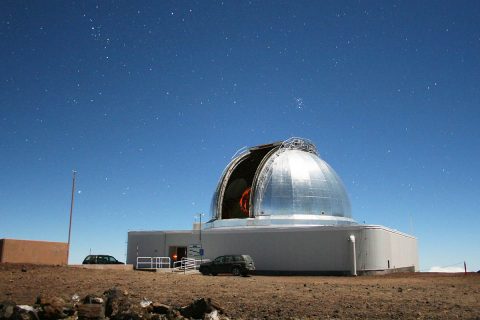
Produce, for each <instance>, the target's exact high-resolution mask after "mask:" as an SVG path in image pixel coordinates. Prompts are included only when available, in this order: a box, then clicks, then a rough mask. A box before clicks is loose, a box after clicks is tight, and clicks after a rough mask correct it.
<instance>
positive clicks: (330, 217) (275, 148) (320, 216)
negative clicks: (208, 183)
mask: <svg viewBox="0 0 480 320" xmlns="http://www.w3.org/2000/svg"><path fill="white" fill-rule="evenodd" d="M210 223H211V224H213V225H212V227H222V226H243V225H259V226H261V225H292V224H293V225H336V224H352V223H355V222H354V220H352V216H351V209H350V201H349V199H348V195H347V192H346V190H345V187H344V186H343V183H342V181H341V179H340V177H339V176H338V175H337V174H336V172H335V171H334V170H333V168H332V167H330V166H329V165H328V164H327V163H326V162H325V161H324V160H322V159H321V158H320V156H319V155H318V152H317V150H316V147H315V145H313V143H311V142H310V141H308V140H305V139H301V138H291V139H288V140H286V141H283V142H277V143H272V144H267V145H261V146H257V147H252V148H247V149H243V150H242V151H241V152H239V153H237V154H236V155H235V156H234V157H233V159H232V161H231V162H230V163H229V165H228V166H227V167H226V168H225V170H224V172H223V174H222V177H221V179H220V181H219V183H218V186H217V189H216V191H215V193H214V196H213V199H212V220H210Z"/></svg>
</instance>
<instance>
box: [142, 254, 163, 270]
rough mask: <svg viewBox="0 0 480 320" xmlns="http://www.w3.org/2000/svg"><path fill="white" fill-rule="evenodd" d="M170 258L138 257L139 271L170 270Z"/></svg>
mask: <svg viewBox="0 0 480 320" xmlns="http://www.w3.org/2000/svg"><path fill="white" fill-rule="evenodd" d="M170 266H171V260H170V257H137V265H136V268H137V269H170Z"/></svg>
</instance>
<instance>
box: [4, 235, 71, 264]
mask: <svg viewBox="0 0 480 320" xmlns="http://www.w3.org/2000/svg"><path fill="white" fill-rule="evenodd" d="M0 247H1V249H0V252H1V255H0V262H2V263H32V264H47V265H66V264H67V263H68V262H67V255H68V244H67V243H64V242H48V241H31V240H14V239H0Z"/></svg>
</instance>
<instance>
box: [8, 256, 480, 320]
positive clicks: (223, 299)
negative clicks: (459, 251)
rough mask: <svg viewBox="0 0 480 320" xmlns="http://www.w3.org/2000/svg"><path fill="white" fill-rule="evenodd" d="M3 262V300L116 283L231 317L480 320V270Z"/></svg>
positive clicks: (98, 289) (135, 293) (90, 290)
mask: <svg viewBox="0 0 480 320" xmlns="http://www.w3.org/2000/svg"><path fill="white" fill-rule="evenodd" d="M22 267H23V266H22V265H9V264H3V265H2V264H0V301H3V300H13V301H14V302H16V303H17V304H33V303H34V301H35V299H36V297H37V296H38V295H54V296H59V297H61V298H63V299H65V300H67V301H69V300H70V299H71V297H72V296H73V295H74V294H75V293H76V294H78V295H80V296H85V295H87V294H95V295H101V294H103V292H104V291H106V290H107V289H110V288H113V287H117V288H119V289H121V290H126V291H128V293H129V295H130V296H131V297H132V298H133V299H134V300H135V299H138V301H139V302H140V300H141V299H142V298H144V297H145V298H148V299H149V300H151V301H153V302H160V303H165V304H169V305H173V306H182V305H186V304H189V303H190V302H192V300H193V299H196V298H202V297H203V298H212V299H213V300H214V301H215V302H217V303H218V304H219V305H221V306H222V307H223V308H224V310H225V312H226V314H227V315H228V316H229V317H230V318H232V319H290V318H301V319H303V318H313V319H317V318H321V319H325V318H343V319H352V318H357V319H388V318H394V319H456V318H458V319H480V274H478V273H476V274H474V273H472V274H467V275H463V274H432V273H414V274H407V273H404V274H392V275H387V276H361V277H324V276H322V277H320V276H255V275H254V276H248V277H234V276H230V275H219V276H216V277H214V276H202V275H200V274H191V275H188V274H187V275H184V274H173V273H164V272H145V271H120V270H118V271H116V270H87V269H78V268H72V267H65V266H64V267H60V266H58V267H49V266H32V265H27V266H24V270H23V271H22Z"/></svg>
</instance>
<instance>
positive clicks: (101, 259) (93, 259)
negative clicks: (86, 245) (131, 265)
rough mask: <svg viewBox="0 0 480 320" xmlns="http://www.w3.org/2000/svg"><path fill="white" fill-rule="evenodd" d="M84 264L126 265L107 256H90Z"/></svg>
mask: <svg viewBox="0 0 480 320" xmlns="http://www.w3.org/2000/svg"><path fill="white" fill-rule="evenodd" d="M83 264H124V263H123V262H120V261H118V260H117V259H115V258H114V257H112V256H107V255H103V254H100V255H89V256H87V257H86V258H85V260H83Z"/></svg>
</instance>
